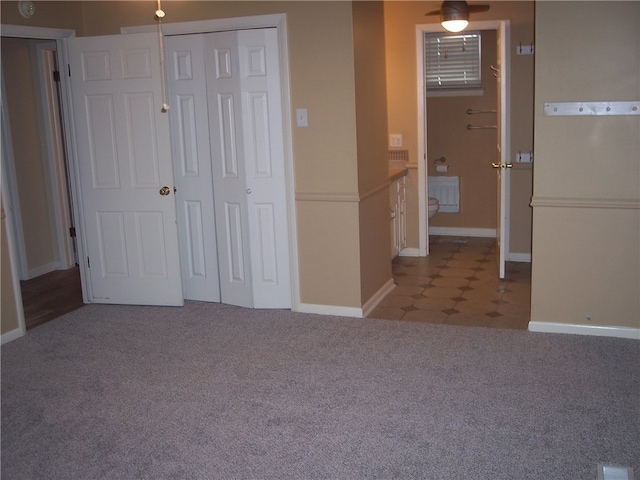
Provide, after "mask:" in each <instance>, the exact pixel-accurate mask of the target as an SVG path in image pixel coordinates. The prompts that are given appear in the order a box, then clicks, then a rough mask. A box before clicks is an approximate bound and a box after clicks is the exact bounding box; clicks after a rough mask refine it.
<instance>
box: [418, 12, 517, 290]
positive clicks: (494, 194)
mask: <svg viewBox="0 0 640 480" xmlns="http://www.w3.org/2000/svg"><path fill="white" fill-rule="evenodd" d="M441 31H442V29H441V27H440V25H439V24H427V25H419V26H418V28H417V52H418V56H417V64H418V131H419V135H418V143H419V145H418V152H419V155H418V158H419V161H418V188H419V201H418V210H419V245H420V253H421V255H428V254H429V219H428V215H427V198H428V196H429V193H428V183H429V181H428V179H429V175H434V174H436V171H435V166H434V165H433V164H434V161H435V159H436V158H438V159H441V158H442V157H445V158H446V160H445V161H444V162H442V161H441V164H445V165H448V171H447V173H445V174H444V175H449V176H459V175H460V167H461V162H467V164H468V165H469V166H468V167H467V168H468V170H466V172H467V173H465V176H466V177H467V179H471V178H474V179H483V180H481V181H483V184H484V186H485V187H484V188H485V189H486V185H496V189H493V187H491V190H490V193H488V194H487V193H486V192H485V193H483V194H482V195H483V197H482V198H483V200H484V202H480V201H478V202H475V198H476V197H475V196H474V195H481V194H480V193H476V192H475V191H474V187H473V186H472V184H471V182H465V178H464V177H462V178H460V184H461V186H460V190H461V191H462V192H464V193H465V195H467V196H466V197H465V196H463V198H462V200H461V202H462V204H461V208H462V209H464V210H466V211H467V212H468V213H470V217H471V218H473V219H474V220H472V221H471V222H472V223H471V224H470V225H469V227H467V225H465V228H460V227H439V228H436V229H435V231H436V232H437V234H439V235H443V234H444V235H447V234H448V235H460V236H477V237H495V238H496V239H497V240H498V268H499V274H500V278H503V277H504V275H505V261H506V255H507V252H508V250H509V241H508V240H509V239H508V231H509V225H508V221H509V212H508V207H509V169H508V165H509V160H508V159H509V151H510V145H509V103H508V98H509V95H508V92H509V73H510V72H509V54H508V49H507V45H509V21H506V20H499V21H498V20H497V21H486V22H471V23H470V24H469V27H468V28H467V29H466V30H465V32H474V31H477V32H480V33H481V34H484V39H483V47H484V46H485V44H487V45H488V46H491V47H494V48H488V49H487V50H488V52H483V57H485V58H484V60H483V64H486V65H488V66H490V69H489V70H488V73H489V76H488V78H487V73H486V72H483V82H482V83H483V87H484V86H485V85H487V86H490V87H491V89H494V90H493V97H491V95H490V92H489V90H490V88H486V90H487V92H486V93H487V95H486V97H485V96H484V95H483V94H484V93H485V92H482V93H481V94H480V95H479V94H478V92H476V93H475V95H476V96H474V97H461V96H457V95H456V96H455V98H452V102H455V104H456V108H457V111H455V112H452V113H451V114H448V116H451V115H455V126H445V128H446V129H447V130H452V131H453V133H454V134H455V135H456V139H457V140H458V141H457V142H455V143H456V145H451V146H448V147H447V148H446V149H443V148H441V149H439V150H438V149H434V148H430V147H432V146H433V145H432V144H435V143H436V140H435V139H436V138H438V137H442V136H443V133H446V132H441V131H437V132H434V131H432V129H431V131H430V128H429V117H428V115H429V112H428V102H427V95H426V89H425V75H424V73H423V72H425V47H424V38H425V34H427V33H430V32H441ZM489 44H491V45H489ZM487 56H489V58H486V57H487ZM494 81H495V82H494ZM490 82H492V83H493V84H490ZM465 99H473V102H472V103H473V104H474V105H476V106H478V107H476V108H472V107H471V106H466V105H467V103H468V104H469V105H472V103H469V102H467V101H466V100H465ZM437 100H438V101H442V100H444V98H438V99H437ZM452 110H453V109H452ZM476 112H478V113H477V114H476ZM479 112H482V113H479ZM439 120H440V119H439ZM438 123H439V125H441V126H442V125H443V123H442V122H438ZM475 127H481V128H475ZM430 138H432V140H431V143H430ZM469 142H480V143H481V145H482V146H481V147H478V148H476V147H475V146H474V149H475V150H481V151H485V152H487V154H488V156H486V155H485V157H486V158H482V157H480V158H479V157H478V155H477V154H476V155H474V156H470V155H469V154H463V153H461V152H460V149H459V146H460V145H463V144H468V143H469ZM474 145H475V143H474ZM449 149H450V151H451V154H450V155H448V154H447V151H448V150H449ZM445 150H446V151H445ZM494 152H495V154H494ZM464 155H466V158H462V157H463V156H464ZM469 157H472V158H469ZM492 164H493V165H492ZM496 166H497V167H496ZM496 170H497V171H498V172H499V174H497V175H496ZM438 175H442V174H438ZM476 183H477V182H476ZM481 188H482V187H481ZM476 190H477V189H476ZM469 198H472V199H474V202H473V203H474V204H476V205H472V204H469V203H468V204H467V205H465V203H464V202H465V200H467V202H468V199H469ZM487 204H489V206H488V207H487ZM478 206H481V207H482V208H484V211H485V213H484V215H485V217H486V216H487V215H491V216H492V217H493V218H495V220H494V221H493V222H491V223H492V224H493V225H491V226H489V228H488V225H487V222H486V221H485V222H484V224H482V223H475V224H474V223H473V222H474V221H477V218H478V215H477V212H474V211H473V210H474V208H475V207H478ZM494 212H495V213H494ZM438 215H440V216H442V215H445V214H438ZM434 218H435V217H434ZM433 223H441V220H440V219H439V218H438V219H436V220H434V221H433ZM444 225H447V222H446V221H445V222H444ZM493 226H495V228H493Z"/></svg>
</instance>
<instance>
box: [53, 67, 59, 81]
mask: <svg viewBox="0 0 640 480" xmlns="http://www.w3.org/2000/svg"><path fill="white" fill-rule="evenodd" d="M53 81H54V82H56V83H58V82H60V72H59V71H58V70H54V71H53Z"/></svg>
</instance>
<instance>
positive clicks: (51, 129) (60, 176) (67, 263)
mask: <svg viewBox="0 0 640 480" xmlns="http://www.w3.org/2000/svg"><path fill="white" fill-rule="evenodd" d="M36 49H37V52H38V74H39V75H40V80H41V96H42V105H43V112H42V113H43V115H44V117H45V120H44V123H45V130H46V131H45V137H46V140H47V160H48V164H49V176H50V183H51V192H52V196H53V205H52V207H53V212H54V222H53V224H54V225H53V228H54V231H55V234H56V238H57V243H58V261H57V268H58V269H59V270H66V269H68V268H71V267H73V266H74V265H75V262H76V259H75V258H74V248H73V238H72V237H71V234H70V229H71V228H72V227H73V225H72V223H71V218H73V217H72V216H71V215H70V210H71V205H70V204H69V197H68V195H67V192H68V188H69V187H68V181H67V178H68V177H67V167H66V166H65V162H66V159H65V154H66V151H65V148H66V147H65V144H64V142H63V131H64V130H63V125H61V123H60V120H61V118H62V117H61V115H60V114H61V105H59V104H58V87H57V85H56V82H55V81H54V79H53V75H52V72H53V68H54V67H55V66H56V65H54V64H53V63H52V62H53V60H52V58H51V56H57V45H55V42H53V41H51V42H46V43H42V44H38V45H36ZM51 52H52V53H51ZM58 69H59V70H60V66H59V65H58Z"/></svg>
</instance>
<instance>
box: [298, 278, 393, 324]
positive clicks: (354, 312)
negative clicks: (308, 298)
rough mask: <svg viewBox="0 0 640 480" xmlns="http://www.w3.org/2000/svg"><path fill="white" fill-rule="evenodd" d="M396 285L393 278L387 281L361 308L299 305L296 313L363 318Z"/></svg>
mask: <svg viewBox="0 0 640 480" xmlns="http://www.w3.org/2000/svg"><path fill="white" fill-rule="evenodd" d="M395 286H396V284H395V283H394V282H393V278H391V279H389V281H388V282H387V283H385V284H384V285H383V286H382V288H381V289H380V290H378V291H377V292H376V293H375V294H374V295H373V296H372V297H371V298H370V299H369V300H367V301H366V302H365V304H364V305H363V306H362V308H355V307H340V306H338V305H316V304H313V303H299V304H298V306H297V308H296V310H295V311H296V312H301V313H315V314H318V315H335V316H338V317H355V318H363V317H366V316H367V315H368V314H369V313H371V312H372V311H373V309H374V308H376V307H377V306H378V304H379V303H380V302H381V301H382V299H383V298H384V297H385V296H386V295H387V294H388V293H389V292H390V291H391V290H393V289H394V288H395Z"/></svg>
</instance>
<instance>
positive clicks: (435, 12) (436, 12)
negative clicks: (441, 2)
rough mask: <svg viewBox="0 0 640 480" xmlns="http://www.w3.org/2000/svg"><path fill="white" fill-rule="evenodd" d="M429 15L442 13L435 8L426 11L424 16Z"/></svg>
mask: <svg viewBox="0 0 640 480" xmlns="http://www.w3.org/2000/svg"><path fill="white" fill-rule="evenodd" d="M428 15H440V10H434V11H433V12H429V13H425V14H424V16H425V17H426V16H428Z"/></svg>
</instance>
